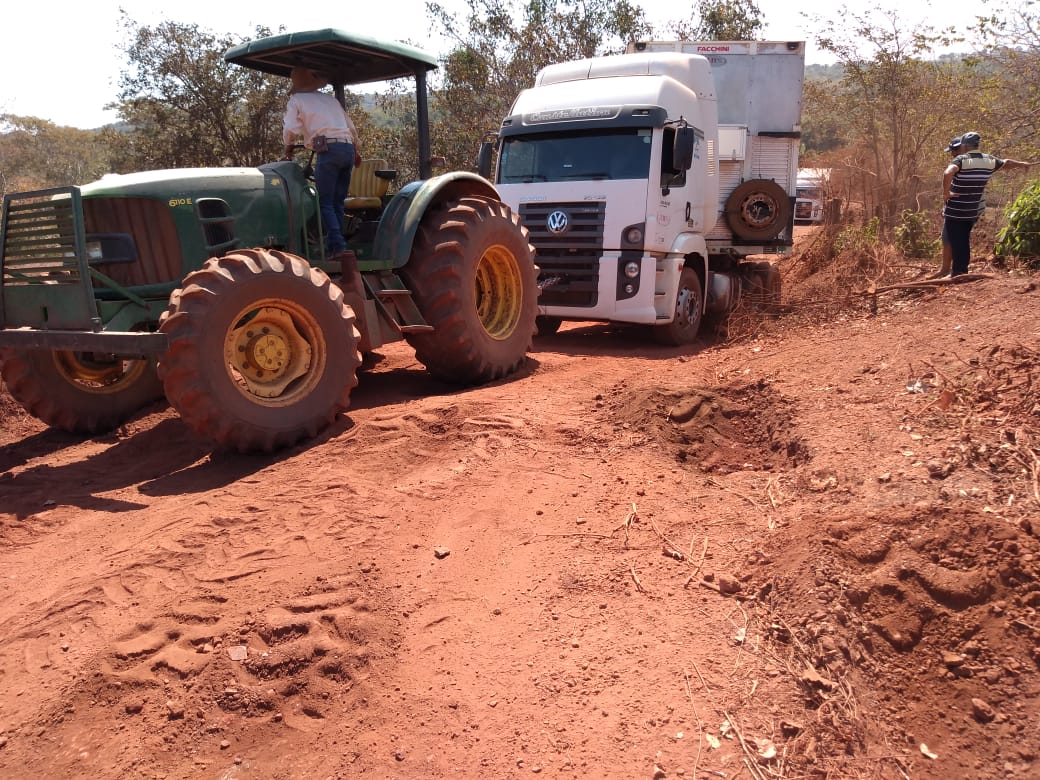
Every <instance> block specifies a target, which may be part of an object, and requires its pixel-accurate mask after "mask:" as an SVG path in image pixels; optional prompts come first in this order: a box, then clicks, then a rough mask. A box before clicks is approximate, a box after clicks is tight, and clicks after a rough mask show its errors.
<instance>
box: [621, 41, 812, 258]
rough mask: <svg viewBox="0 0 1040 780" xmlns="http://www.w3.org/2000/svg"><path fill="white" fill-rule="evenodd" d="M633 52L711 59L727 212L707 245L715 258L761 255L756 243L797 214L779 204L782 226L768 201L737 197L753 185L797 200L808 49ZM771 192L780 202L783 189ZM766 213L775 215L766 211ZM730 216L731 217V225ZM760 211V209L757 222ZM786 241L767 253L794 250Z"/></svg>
mask: <svg viewBox="0 0 1040 780" xmlns="http://www.w3.org/2000/svg"><path fill="white" fill-rule="evenodd" d="M627 51H628V52H629V53H637V52H683V53H686V54H694V55H699V56H702V57H705V58H706V59H707V60H708V63H709V65H710V66H711V74H712V78H713V79H714V82H715V100H716V104H717V106H718V116H719V146H718V165H719V205H720V208H719V215H718V219H717V220H716V223H715V226H714V228H713V229H712V230H711V231H710V232H709V233H708V242H709V244H710V245H711V248H712V250H713V251H714V250H717V251H728V250H729V249H730V248H732V249H733V250H734V251H736V252H738V253H740V254H743V255H747V254H756V252H755V251H754V241H755V240H756V238H759V237H762V236H766V235H768V234H769V233H771V232H772V230H773V227H774V226H775V225H776V223H777V221H781V222H782V221H785V219H787V218H790V215H791V214H792V213H793V207H791V206H784V205H783V204H782V203H777V211H776V214H775V216H777V217H779V218H780V219H779V220H776V219H772V218H771V217H772V216H774V215H773V214H772V213H771V212H772V209H771V207H770V205H769V203H768V201H766V202H765V203H763V202H762V201H756V200H755V199H754V197H752V198H751V199H750V200H749V199H747V198H744V197H740V196H739V194H738V197H737V198H732V196H733V193H734V191H735V190H736V189H737V188H738V187H740V186H741V185H744V184H746V183H747V182H774V183H775V184H776V185H777V187H778V188H779V190H782V191H783V193H784V197H785V199H787V200H788V202H789V203H793V200H791V199H794V198H796V197H797V182H798V151H799V149H800V147H801V130H802V126H801V121H802V86H803V82H804V78H805V44H804V42H801V41H638V42H635V43H630V44H629V45H628V49H627ZM754 187H755V185H749V186H745V187H744V191H747V192H751V193H754ZM769 190H771V191H772V192H773V193H774V194H775V196H776V197H777V198H779V197H780V194H779V190H777V189H774V188H769ZM766 194H768V192H767V193H766ZM731 198H732V202H730V200H731ZM762 208H766V210H767V211H769V212H770V213H768V214H767V213H765V212H763V211H761V209H762ZM727 209H728V210H729V212H730V214H731V217H730V218H729V219H727ZM755 209H760V211H759V212H758V213H757V215H756V213H755ZM734 210H736V213H734ZM730 223H733V224H732V225H731V224H730ZM734 229H735V230H736V231H737V233H738V234H737V235H734ZM779 237H781V238H782V239H784V242H785V244H786V247H777V246H776V245H775V244H772V245H770V246H765V247H762V253H770V252H774V251H776V250H777V249H780V250H781V251H783V250H784V249H785V248H788V249H789V248H790V245H791V239H792V235H791V227H790V226H789V225H788V226H785V230H784V232H783V233H781V234H779ZM734 239H735V240H736V241H735V243H734ZM749 242H750V243H749Z"/></svg>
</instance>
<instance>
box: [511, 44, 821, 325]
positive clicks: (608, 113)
mask: <svg viewBox="0 0 1040 780" xmlns="http://www.w3.org/2000/svg"><path fill="white" fill-rule="evenodd" d="M803 72H804V44H802V43H800V42H794V43H788V42H732V41H731V42H726V41H716V42H706V43H696V42H684V41H646V42H637V43H633V44H630V46H629V48H628V51H627V52H626V53H625V54H621V55H614V56H608V57H596V58H589V59H583V60H576V61H573V62H564V63H559V64H556V65H551V66H549V67H547V68H544V69H543V70H542V71H541V72H540V73H539V74H538V76H537V78H536V80H535V83H534V85H533V86H532V87H531V88H529V89H526V90H524V91H522V92H521V93H520V94H519V95H518V96H517V98H516V100H515V101H514V103H513V106H512V108H511V110H510V112H509V115H508V116H507V117H505V118H504V119H503V121H502V124H501V127H500V128H499V132H498V150H499V157H498V168H497V171H496V175H495V182H496V185H497V187H498V189H499V191H500V192H501V194H502V198H503V200H505V201H506V202H507V203H508V204H509V205H510V206H511V207H512V208H513V209H514V211H516V212H517V213H519V215H520V218H521V220H522V222H523V223H524V226H525V227H527V229H528V230H529V231H530V233H531V239H532V243H533V244H534V246H535V248H536V251H537V262H538V265H539V268H540V269H541V270H540V277H539V285H540V288H541V296H540V298H539V313H540V315H541V318H540V324H545V325H546V327H545V330H550V329H552V328H553V327H554V326H557V325H558V322H559V321H562V320H565V319H571V320H592V321H607V322H622V323H637V324H646V325H650V326H652V327H653V328H654V334H655V336H657V337H658V338H659V339H660V340H661V341H664V342H665V343H671V344H683V343H690V342H692V341H693V340H695V339H696V336H697V330H698V328H699V325H700V321H701V317H702V316H703V315H710V316H717V317H722V316H725V314H726V312H728V311H729V310H731V309H732V308H733V307H734V306H735V305H736V303H737V302H738V301H739V300H740V298H741V295H742V291H745V290H749V289H760V288H761V287H762V284H764V282H763V280H762V279H760V278H758V276H759V275H760V274H761V273H762V271H763V269H762V267H761V265H760V264H750V263H749V264H743V265H742V260H743V259H744V258H745V257H748V256H750V255H761V254H782V253H785V252H787V251H788V250H789V249H790V246H791V243H792V234H793V221H792V214H793V205H794V199H795V174H796V171H797V159H798V144H799V138H800V124H799V122H800V116H801V86H802V78H803ZM541 330H542V329H541V328H540V331H541Z"/></svg>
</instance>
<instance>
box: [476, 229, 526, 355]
mask: <svg viewBox="0 0 1040 780" xmlns="http://www.w3.org/2000/svg"><path fill="white" fill-rule="evenodd" d="M475 283H476V301H477V316H478V317H479V318H480V324H481V325H483V326H484V330H486V331H487V333H488V335H489V336H491V338H493V339H497V340H499V341H503V340H505V339H507V338H509V337H510V336H512V335H513V332H514V331H515V330H516V326H517V323H518V322H519V321H520V315H521V312H522V311H523V302H524V285H523V279H522V278H521V276H520V266H519V264H518V263H517V261H516V257H515V256H514V255H513V253H512V252H510V251H509V250H508V249H507V248H506V247H504V246H502V245H501V244H496V245H494V246H492V247H489V248H488V249H487V250H486V251H485V252H484V254H483V255H482V256H481V258H480V261H479V262H478V263H477V274H476V280H475Z"/></svg>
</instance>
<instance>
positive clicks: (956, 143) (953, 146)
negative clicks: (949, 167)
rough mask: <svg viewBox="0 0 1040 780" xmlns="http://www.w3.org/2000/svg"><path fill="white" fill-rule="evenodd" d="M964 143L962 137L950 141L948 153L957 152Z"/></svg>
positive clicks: (947, 148)
mask: <svg viewBox="0 0 1040 780" xmlns="http://www.w3.org/2000/svg"><path fill="white" fill-rule="evenodd" d="M962 142H963V139H962V138H961V137H960V136H957V137H956V138H954V139H953V140H952V141H950V145H949V146H947V147H946V151H947V152H956V151H957V150H958V149H960V148H961V143H962Z"/></svg>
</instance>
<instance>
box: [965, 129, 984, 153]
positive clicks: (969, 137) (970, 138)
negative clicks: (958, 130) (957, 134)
mask: <svg viewBox="0 0 1040 780" xmlns="http://www.w3.org/2000/svg"><path fill="white" fill-rule="evenodd" d="M980 143H982V136H981V135H979V134H978V133H976V132H975V131H974V130H972V131H971V132H970V133H965V134H964V135H962V136H961V146H967V147H970V148H971V149H976V148H978V145H979V144H980Z"/></svg>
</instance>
